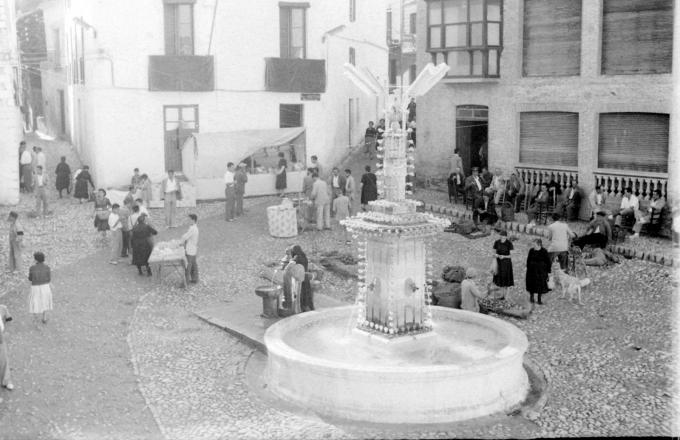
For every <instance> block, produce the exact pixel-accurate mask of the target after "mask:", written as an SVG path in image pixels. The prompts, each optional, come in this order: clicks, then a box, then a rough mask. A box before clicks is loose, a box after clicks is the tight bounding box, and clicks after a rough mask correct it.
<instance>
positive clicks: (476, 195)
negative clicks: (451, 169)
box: [465, 167, 484, 211]
mask: <svg viewBox="0 0 680 440" xmlns="http://www.w3.org/2000/svg"><path fill="white" fill-rule="evenodd" d="M465 192H466V193H469V194H471V195H472V210H473V211H476V210H477V209H478V208H479V206H480V205H481V204H482V203H483V202H484V201H483V200H482V194H483V193H484V184H483V183H482V179H481V177H479V168H477V167H474V168H472V175H471V176H469V177H467V178H466V179H465Z"/></svg>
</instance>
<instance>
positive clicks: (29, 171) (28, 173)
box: [19, 143, 33, 193]
mask: <svg viewBox="0 0 680 440" xmlns="http://www.w3.org/2000/svg"><path fill="white" fill-rule="evenodd" d="M19 163H20V164H21V180H22V182H23V184H24V191H25V192H27V193H29V192H31V191H33V156H32V155H31V152H30V150H29V149H28V148H26V144H25V143H24V151H23V152H22V153H21V157H20V158H19Z"/></svg>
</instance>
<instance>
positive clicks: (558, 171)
mask: <svg viewBox="0 0 680 440" xmlns="http://www.w3.org/2000/svg"><path fill="white" fill-rule="evenodd" d="M515 169H516V170H517V172H518V173H519V178H520V179H522V181H523V182H524V183H525V184H526V185H528V186H531V187H535V186H538V185H540V184H542V183H545V184H547V183H549V182H550V181H551V180H555V182H557V183H558V184H559V185H560V186H561V187H562V189H563V190H564V189H566V188H567V187H568V186H569V184H570V183H573V184H574V185H578V170H577V168H576V167H560V168H550V167H532V166H517V167H515Z"/></svg>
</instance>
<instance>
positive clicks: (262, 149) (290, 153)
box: [182, 127, 307, 200]
mask: <svg viewBox="0 0 680 440" xmlns="http://www.w3.org/2000/svg"><path fill="white" fill-rule="evenodd" d="M278 153H283V154H284V158H285V159H286V161H287V162H288V168H287V170H286V175H287V182H288V184H287V189H286V192H300V191H302V179H303V178H304V176H305V174H306V161H307V156H306V155H307V153H306V145H305V128H304V127H292V128H277V129H268V130H242V131H230V132H221V133H195V134H193V135H192V136H191V137H190V138H189V139H187V141H186V142H185V143H184V145H183V146H182V169H183V172H184V175H185V176H186V177H187V179H189V182H190V183H191V184H192V185H193V186H195V188H196V199H198V200H212V199H222V198H224V172H225V171H226V169H227V163H228V162H233V163H234V164H235V165H238V164H239V163H240V162H244V163H245V164H246V169H247V172H248V183H247V184H246V192H245V195H246V196H260V195H271V194H277V191H276V189H275V182H276V174H275V172H276V169H277V166H278V162H279V156H278Z"/></svg>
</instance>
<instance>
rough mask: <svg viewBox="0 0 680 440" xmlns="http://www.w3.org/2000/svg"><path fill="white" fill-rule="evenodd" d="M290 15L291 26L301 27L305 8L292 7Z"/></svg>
mask: <svg viewBox="0 0 680 440" xmlns="http://www.w3.org/2000/svg"><path fill="white" fill-rule="evenodd" d="M291 17H292V19H291V24H292V25H293V27H302V26H303V24H304V22H305V10H304V9H300V8H295V9H292V10H291Z"/></svg>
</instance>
